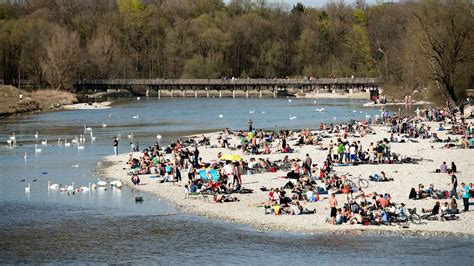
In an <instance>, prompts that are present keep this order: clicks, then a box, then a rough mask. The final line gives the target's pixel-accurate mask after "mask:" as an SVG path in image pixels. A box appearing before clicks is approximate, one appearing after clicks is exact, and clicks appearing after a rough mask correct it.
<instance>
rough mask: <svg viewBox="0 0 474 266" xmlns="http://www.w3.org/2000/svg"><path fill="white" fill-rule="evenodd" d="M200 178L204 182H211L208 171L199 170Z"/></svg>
mask: <svg viewBox="0 0 474 266" xmlns="http://www.w3.org/2000/svg"><path fill="white" fill-rule="evenodd" d="M199 176H200V177H201V179H203V180H204V182H209V178H208V177H207V175H206V169H201V170H199Z"/></svg>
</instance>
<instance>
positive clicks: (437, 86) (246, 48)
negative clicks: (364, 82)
mask: <svg viewBox="0 0 474 266" xmlns="http://www.w3.org/2000/svg"><path fill="white" fill-rule="evenodd" d="M473 14H474V9H473V4H472V1H469V0H418V1H416V0H412V1H402V0H401V1H398V2H396V3H383V2H381V3H378V4H374V5H367V4H366V3H365V2H364V1H357V2H356V3H350V4H349V3H345V2H344V1H328V3H327V4H326V5H324V6H323V7H321V8H314V7H306V6H304V5H302V4H296V5H292V6H290V5H288V4H285V2H284V1H281V2H273V1H272V2H269V1H265V0H232V1H230V2H224V1H222V0H77V1H72V0H9V1H3V2H1V4H0V60H1V61H0V79H1V80H3V83H4V84H13V85H21V84H22V82H23V83H27V84H30V86H31V87H33V88H45V87H49V88H52V89H61V90H68V89H70V88H71V86H72V84H73V83H74V82H75V81H77V80H83V79H103V78H111V79H112V78H120V79H122V78H125V79H129V78H151V79H156V78H164V79H171V78H225V77H227V78H230V77H236V78H237V77H238V78H303V77H315V78H317V77H351V76H355V77H379V78H381V79H382V80H383V82H384V88H385V90H386V91H387V92H388V93H390V92H391V93H393V94H397V93H413V92H414V91H423V92H426V91H427V92H428V93H429V95H431V96H432V97H433V98H438V99H449V100H450V101H452V102H453V103H459V102H460V101H461V100H462V99H463V97H465V92H466V89H469V88H473V87H474V86H473V85H474V47H473V45H472V42H473V39H474V15H473Z"/></svg>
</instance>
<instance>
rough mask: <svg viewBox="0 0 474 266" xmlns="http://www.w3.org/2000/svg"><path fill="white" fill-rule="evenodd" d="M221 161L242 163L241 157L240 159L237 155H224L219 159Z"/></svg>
mask: <svg viewBox="0 0 474 266" xmlns="http://www.w3.org/2000/svg"><path fill="white" fill-rule="evenodd" d="M220 160H221V161H233V162H235V161H242V157H240V156H239V155H235V154H226V155H222V156H221V158H220Z"/></svg>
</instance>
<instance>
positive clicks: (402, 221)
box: [395, 208, 421, 226]
mask: <svg viewBox="0 0 474 266" xmlns="http://www.w3.org/2000/svg"><path fill="white" fill-rule="evenodd" d="M395 222H396V223H397V224H398V225H402V226H403V225H408V223H409V222H412V223H414V224H421V217H420V215H418V214H417V213H416V208H414V209H408V214H406V215H404V216H403V217H397V218H396V221H395Z"/></svg>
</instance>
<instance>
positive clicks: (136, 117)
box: [132, 115, 140, 119]
mask: <svg viewBox="0 0 474 266" xmlns="http://www.w3.org/2000/svg"><path fill="white" fill-rule="evenodd" d="M132 118H133V119H138V118H140V116H139V115H134V116H132Z"/></svg>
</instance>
